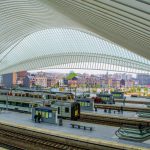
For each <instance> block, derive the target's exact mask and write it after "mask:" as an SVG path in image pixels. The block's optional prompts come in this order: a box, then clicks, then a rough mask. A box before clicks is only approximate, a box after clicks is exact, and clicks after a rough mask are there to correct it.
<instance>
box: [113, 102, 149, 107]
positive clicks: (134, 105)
mask: <svg viewBox="0 0 150 150" xmlns="http://www.w3.org/2000/svg"><path fill="white" fill-rule="evenodd" d="M115 105H117V106H127V107H138V108H147V105H145V104H132V103H125V105H123V103H118V102H115Z"/></svg>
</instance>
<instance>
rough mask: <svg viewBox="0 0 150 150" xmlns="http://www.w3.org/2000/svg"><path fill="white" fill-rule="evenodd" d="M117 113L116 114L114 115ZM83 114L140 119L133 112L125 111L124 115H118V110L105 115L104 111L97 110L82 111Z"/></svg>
mask: <svg viewBox="0 0 150 150" xmlns="http://www.w3.org/2000/svg"><path fill="white" fill-rule="evenodd" d="M114 111H115V113H114ZM82 112H89V113H92V114H105V115H112V116H120V117H121V116H124V117H138V116H137V115H136V112H131V111H123V114H122V113H118V111H117V110H111V113H108V112H107V113H105V112H104V109H97V111H82Z"/></svg>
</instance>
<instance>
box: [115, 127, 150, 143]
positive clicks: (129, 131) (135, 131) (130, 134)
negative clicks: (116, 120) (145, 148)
mask: <svg viewBox="0 0 150 150" xmlns="http://www.w3.org/2000/svg"><path fill="white" fill-rule="evenodd" d="M115 134H116V136H118V137H119V138H120V139H125V140H132V141H138V142H143V141H145V140H149V139H150V127H149V126H147V127H144V126H142V127H141V128H140V129H139V127H138V126H129V125H123V126H122V127H120V128H119V129H118V130H117V131H116V132H115Z"/></svg>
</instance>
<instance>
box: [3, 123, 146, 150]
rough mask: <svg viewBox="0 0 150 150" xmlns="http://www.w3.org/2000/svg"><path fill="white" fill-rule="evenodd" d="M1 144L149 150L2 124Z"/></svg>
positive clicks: (28, 149)
mask: <svg viewBox="0 0 150 150" xmlns="http://www.w3.org/2000/svg"><path fill="white" fill-rule="evenodd" d="M0 143H3V144H6V145H10V146H12V147H16V148H17V149H21V150H53V149H54V150H59V149H61V150H141V149H142V150H148V149H146V148H141V147H135V146H134V147H133V146H131V145H126V144H120V143H117V142H110V141H104V140H100V139H92V138H87V137H79V136H75V135H69V134H65V133H59V132H57V131H50V130H42V129H35V128H31V127H26V126H19V125H16V124H11V125H10V124H8V123H4V122H0Z"/></svg>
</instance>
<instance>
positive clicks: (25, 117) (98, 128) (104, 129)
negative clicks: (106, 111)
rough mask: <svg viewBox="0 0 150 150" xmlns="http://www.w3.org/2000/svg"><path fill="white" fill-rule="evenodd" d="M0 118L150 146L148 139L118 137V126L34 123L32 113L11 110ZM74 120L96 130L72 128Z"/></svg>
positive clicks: (2, 113)
mask: <svg viewBox="0 0 150 150" xmlns="http://www.w3.org/2000/svg"><path fill="white" fill-rule="evenodd" d="M0 120H2V121H7V122H10V123H11V122H12V123H17V124H19V125H25V126H31V127H35V128H42V129H49V130H54V131H61V132H64V133H69V134H74V135H80V136H86V137H91V138H92V137H94V138H100V139H104V140H109V141H116V142H119V143H124V144H129V145H135V146H140V147H146V148H150V140H147V141H145V142H143V143H139V142H131V141H126V140H121V139H118V137H117V136H116V135H115V131H116V130H117V129H118V127H112V126H106V125H96V124H91V123H82V122H77V121H76V122H75V121H69V120H63V126H58V125H53V124H48V123H34V121H32V120H31V115H30V114H24V113H18V112H11V111H2V112H1V113H0ZM73 122H75V123H78V124H82V125H86V126H89V127H93V128H94V130H93V131H89V130H83V129H74V128H71V126H70V123H73Z"/></svg>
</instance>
